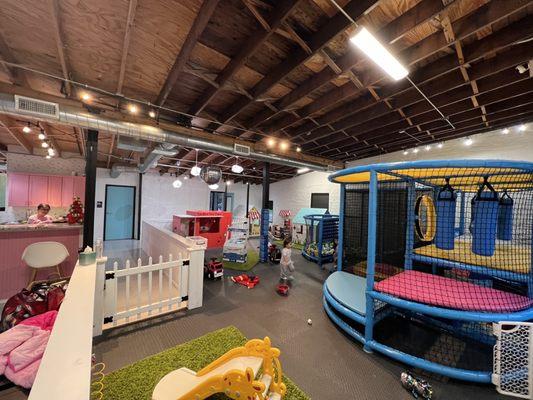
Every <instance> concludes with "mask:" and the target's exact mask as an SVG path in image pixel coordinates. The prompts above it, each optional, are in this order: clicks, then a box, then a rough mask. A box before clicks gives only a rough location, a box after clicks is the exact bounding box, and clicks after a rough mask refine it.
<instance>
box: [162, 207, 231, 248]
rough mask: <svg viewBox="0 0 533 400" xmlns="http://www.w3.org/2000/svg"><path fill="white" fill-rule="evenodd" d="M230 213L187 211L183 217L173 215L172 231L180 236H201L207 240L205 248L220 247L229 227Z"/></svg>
mask: <svg viewBox="0 0 533 400" xmlns="http://www.w3.org/2000/svg"><path fill="white" fill-rule="evenodd" d="M231 217H232V215H231V212H228V211H202V210H194V211H191V210H188V211H187V213H186V214H184V215H174V216H173V218H172V231H173V232H174V233H177V234H178V235H181V236H185V237H187V236H201V237H204V238H205V239H207V248H208V249H211V248H219V247H222V246H223V245H224V243H225V241H226V235H227V231H228V227H229V226H230V225H231Z"/></svg>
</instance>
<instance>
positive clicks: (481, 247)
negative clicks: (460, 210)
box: [472, 192, 499, 256]
mask: <svg viewBox="0 0 533 400" xmlns="http://www.w3.org/2000/svg"><path fill="white" fill-rule="evenodd" d="M498 208H499V204H498V195H497V194H496V193H495V192H482V193H479V194H478V195H477V197H476V199H475V200H474V205H473V210H472V214H473V215H474V218H475V219H474V221H473V223H472V252H473V253H475V254H478V255H480V256H492V255H493V254H494V250H495V248H496V232H497V227H498Z"/></svg>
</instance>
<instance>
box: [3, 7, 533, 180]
mask: <svg viewBox="0 0 533 400" xmlns="http://www.w3.org/2000/svg"><path fill="white" fill-rule="evenodd" d="M337 2H338V3H339V4H340V5H341V6H342V7H343V8H344V10H345V11H346V12H347V13H348V14H349V15H350V16H351V17H352V18H353V19H355V20H356V21H357V23H358V24H359V25H363V26H365V27H367V28H368V29H369V30H371V31H372V32H374V33H375V34H376V35H377V36H378V37H379V39H380V40H381V42H382V43H384V44H386V45H387V47H388V48H389V49H390V50H391V51H392V52H393V53H394V54H395V55H396V56H397V57H398V59H399V60H400V61H401V62H402V63H403V64H404V65H405V66H406V67H407V68H408V69H409V77H410V79H411V80H412V81H413V82H415V83H416V84H417V85H418V86H419V87H420V89H421V90H422V91H423V92H424V93H425V95H426V96H428V97H429V99H430V100H431V101H432V102H433V103H434V104H435V105H436V106H437V107H438V108H439V109H440V110H441V111H442V112H443V114H444V115H445V116H446V117H447V118H448V119H449V120H450V121H451V122H452V123H453V125H454V126H455V129H452V128H451V127H450V126H449V125H448V123H447V122H446V121H444V120H443V119H442V118H441V116H440V115H439V114H438V113H437V112H436V111H435V110H434V109H433V108H432V106H431V105H430V104H429V103H428V102H427V101H426V100H425V99H424V98H423V97H422V95H421V94H420V93H419V92H418V91H417V90H416V89H415V88H413V87H412V86H411V85H410V84H409V83H408V82H407V81H405V80H402V81H400V82H393V81H392V80H390V79H389V78H388V77H386V76H385V75H384V73H383V72H382V71H381V70H380V69H379V67H377V66H376V65H375V64H373V63H372V61H370V60H369V59H367V57H366V56H365V55H364V54H363V53H361V52H360V51H359V50H357V49H356V48H355V47H354V46H353V45H351V44H350V43H349V41H348V39H349V37H350V35H351V34H352V33H353V32H354V27H353V26H352V25H351V23H350V21H349V20H348V19H347V18H346V17H345V16H343V15H342V14H341V13H339V12H338V11H337V9H336V8H335V7H334V6H333V4H332V2H331V1H329V0H277V1H275V0H204V1H201V0H187V1H185V0H161V1H147V0H115V1H104V0H44V1H42V2H35V1H29V0H4V1H3V4H2V13H1V14H0V59H1V60H2V61H5V62H7V64H6V63H4V64H1V67H0V82H9V83H11V84H12V85H17V86H21V87H30V88H32V89H34V90H37V91H40V92H43V93H48V94H52V95H56V96H57V95H61V96H64V97H71V98H75V97H77V96H79V94H80V86H79V85H78V84H77V83H81V84H86V85H90V86H93V87H96V88H99V89H101V90H102V91H106V92H107V93H104V92H100V93H96V92H95V93H94V94H95V99H94V101H93V104H92V106H93V107H97V108H98V107H103V108H106V107H107V108H109V107H111V108H113V109H115V110H121V111H124V112H126V109H125V106H126V103H125V102H124V97H121V96H126V97H127V98H133V99H137V100H139V101H144V102H151V103H153V104H155V105H157V106H163V107H165V108H162V109H160V110H159V112H158V115H157V118H159V119H160V120H161V121H163V120H164V121H174V122H176V123H179V124H184V125H187V126H194V127H198V128H202V129H205V130H208V131H210V132H215V133H217V134H220V135H227V136H231V137H235V138H241V139H247V140H252V141H261V140H264V139H265V138H266V137H270V136H274V137H278V138H280V140H281V139H283V140H288V141H290V142H291V144H292V146H293V148H294V147H296V146H301V148H302V152H303V153H308V154H313V155H320V156H322V157H326V158H329V159H332V160H337V161H348V160H351V159H354V158H364V157H369V156H374V155H378V154H382V153H386V152H391V151H396V150H400V149H403V148H408V147H414V146H419V145H425V144H430V143H434V142H439V141H443V140H447V139H452V138H457V137H461V136H467V135H470V134H473V133H480V132H483V131H487V130H492V129H495V128H498V127H503V126H507V125H511V124H516V123H520V122H525V121H530V120H533V96H531V92H532V91H533V79H532V78H531V77H530V75H529V74H528V73H523V74H520V73H519V72H518V71H517V70H516V66H517V65H519V64H524V63H527V62H528V61H529V60H530V59H532V58H533V41H531V40H530V39H532V38H533V16H532V14H533V1H531V0H506V1H500V0H442V1H441V0H352V1H346V0H345V1H339V0H337ZM15 65H22V66H24V67H27V68H29V69H31V70H29V69H21V68H19V67H16V66H15ZM35 71H39V72H41V73H38V72H35ZM42 73H44V74H47V75H44V74H42ZM51 76H55V77H59V78H65V79H70V80H72V81H75V82H72V83H68V82H67V83H64V82H63V83H62V82H61V81H59V80H58V79H54V78H53V77H51ZM76 82H77V83H76ZM169 110H173V111H176V112H179V113H184V114H176V113H175V112H170V111H169ZM143 111H144V112H148V109H147V108H146V107H144V109H143ZM185 114H186V115H185ZM24 124H25V121H16V120H14V119H12V118H7V117H2V119H1V120H0V143H1V144H3V145H9V144H17V145H20V146H22V147H23V148H27V149H28V151H31V149H32V146H36V145H39V143H38V142H35V140H34V139H32V138H29V137H27V135H26V136H24V135H22V134H21V131H20V130H21V128H22V127H23V126H24ZM43 129H47V130H49V131H50V132H51V133H49V136H51V137H54V138H55V141H56V145H57V147H58V150H59V151H69V152H70V151H74V152H80V153H83V143H82V142H83V140H82V136H81V135H82V134H83V132H81V131H77V130H76V129H75V128H72V127H59V126H58V127H56V126H51V125H48V126H46V127H43ZM32 141H33V142H32ZM101 142H102V145H100V150H101V153H102V154H101V155H100V158H99V160H100V162H101V163H102V164H104V165H110V164H112V163H113V162H114V161H115V160H120V161H130V162H132V163H136V162H138V161H140V159H142V156H143V155H142V154H132V153H130V152H125V151H124V150H119V149H117V148H116V142H117V139H116V138H115V136H114V135H113V134H112V133H107V134H103V135H101ZM144 155H146V154H144ZM195 156H196V151H195V150H194V149H186V148H182V149H180V151H179V153H178V154H177V155H176V157H173V158H171V159H165V160H163V161H162V164H165V165H166V166H165V165H163V166H162V169H163V170H166V169H167V168H168V170H169V171H174V172H182V171H184V170H185V169H184V168H185V167H190V165H191V164H192V163H193V162H194V160H195ZM198 159H199V160H200V161H201V162H203V163H214V164H220V165H222V166H224V168H226V170H227V169H228V168H230V167H231V165H232V164H233V162H234V159H232V158H231V157H228V156H225V155H218V154H209V153H204V152H199V154H198ZM178 160H181V163H180V167H179V170H178V167H176V166H175V164H176V161H178ZM241 161H242V160H241ZM172 165H174V167H169V166H172ZM246 166H247V170H246V173H247V175H256V176H257V177H258V178H257V180H255V179H252V178H250V180H251V181H252V182H254V181H258V180H259V176H260V169H261V164H260V163H256V162H252V161H247V162H246ZM254 168H255V169H254ZM274 172H275V175H274V180H277V179H284V178H286V177H289V176H292V175H293V174H294V173H295V170H294V169H293V168H288V167H276V168H274Z"/></svg>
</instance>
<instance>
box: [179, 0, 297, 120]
mask: <svg viewBox="0 0 533 400" xmlns="http://www.w3.org/2000/svg"><path fill="white" fill-rule="evenodd" d="M300 2H301V0H283V1H279V2H278V3H279V4H277V5H276V7H274V9H273V10H272V12H271V13H270V14H269V16H268V17H267V21H268V25H269V27H270V29H269V30H265V29H259V30H256V31H255V32H254V33H253V34H252V35H251V36H250V37H249V38H248V40H246V42H245V43H244V45H243V46H242V47H241V50H240V51H239V52H238V53H237V55H235V56H234V57H232V59H231V60H230V61H229V62H228V64H226V66H225V67H224V69H223V70H222V71H221V72H220V73H219V74H218V76H217V77H216V78H215V82H216V83H217V84H218V87H212V88H208V89H207V90H206V91H204V92H203V93H202V95H201V96H200V97H199V98H198V99H197V100H196V101H195V103H194V104H193V105H192V106H191V107H190V108H189V114H192V115H197V114H198V113H199V112H200V111H202V110H203V109H204V108H205V106H207V104H209V102H210V101H211V100H212V99H213V98H214V97H215V96H216V95H217V94H218V92H219V90H220V88H221V87H223V86H224V85H225V84H226V83H227V82H228V81H229V80H230V78H231V77H232V76H233V75H235V73H236V72H237V71H238V70H239V69H240V68H242V67H243V66H244V65H245V64H246V62H247V61H248V60H249V59H250V58H251V57H252V56H253V55H254V54H255V52H256V51H257V50H258V49H259V48H260V47H261V45H262V44H263V43H265V42H266V41H267V39H268V38H269V37H270V36H271V35H272V33H273V31H274V30H275V29H277V28H278V27H279V26H281V24H283V22H284V21H285V20H286V18H287V17H288V16H289V14H290V13H291V12H292V11H293V10H294V9H295V8H296V7H297V6H298V4H300Z"/></svg>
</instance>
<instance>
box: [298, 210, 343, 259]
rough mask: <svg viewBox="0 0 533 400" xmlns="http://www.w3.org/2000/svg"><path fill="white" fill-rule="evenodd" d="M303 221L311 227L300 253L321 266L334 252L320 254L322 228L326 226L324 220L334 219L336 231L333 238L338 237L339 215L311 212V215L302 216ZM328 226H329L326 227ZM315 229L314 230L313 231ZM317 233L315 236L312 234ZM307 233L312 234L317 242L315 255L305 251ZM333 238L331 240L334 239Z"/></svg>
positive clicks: (322, 239) (322, 238)
mask: <svg viewBox="0 0 533 400" xmlns="http://www.w3.org/2000/svg"><path fill="white" fill-rule="evenodd" d="M304 220H305V223H306V225H307V226H308V227H310V228H311V231H310V232H308V237H307V238H306V243H305V244H304V247H303V248H302V255H303V256H304V257H305V258H307V259H308V260H310V261H314V262H316V263H317V264H318V265H319V266H322V264H324V263H327V262H331V261H333V257H334V254H329V255H324V254H322V249H323V242H324V229H325V228H326V226H325V225H326V224H325V222H326V221H328V222H331V221H334V222H336V223H337V233H336V234H334V236H335V237H334V239H336V238H338V236H339V226H338V223H339V216H338V215H332V214H327V213H326V214H312V215H305V216H304ZM328 228H329V227H328ZM315 229H316V232H315ZM315 233H316V235H317V237H316V238H315V237H314V235H315ZM309 235H311V236H312V239H313V240H315V241H316V244H317V252H318V253H317V255H316V256H315V255H313V254H309V253H308V252H307V251H306V247H307V246H306V245H307V240H308V239H309ZM334 239H333V240H334Z"/></svg>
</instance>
